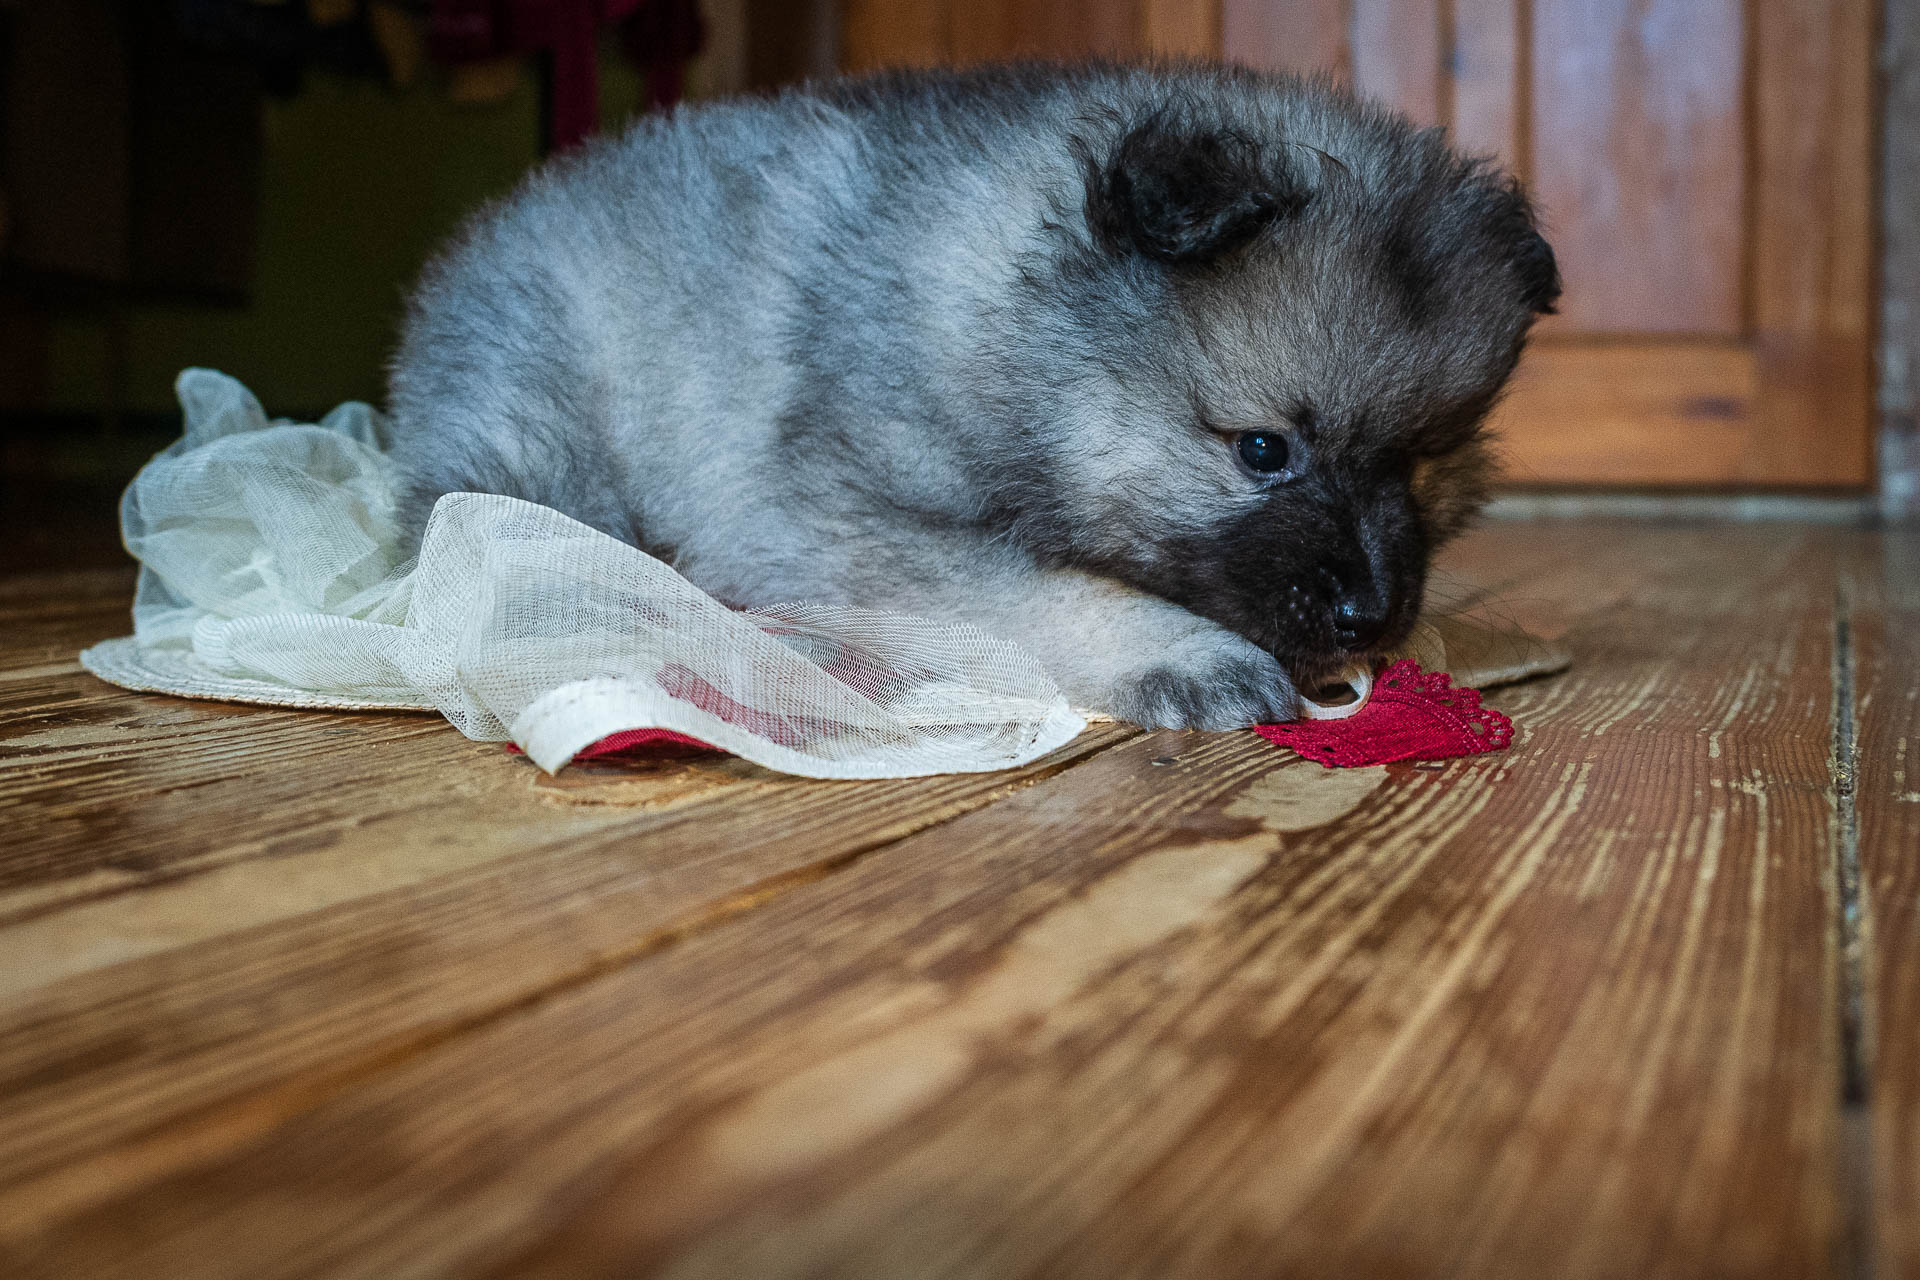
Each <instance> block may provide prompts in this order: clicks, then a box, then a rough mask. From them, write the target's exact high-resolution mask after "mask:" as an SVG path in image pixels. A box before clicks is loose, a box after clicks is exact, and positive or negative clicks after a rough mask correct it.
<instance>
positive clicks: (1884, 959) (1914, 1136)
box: [1849, 529, 1920, 1280]
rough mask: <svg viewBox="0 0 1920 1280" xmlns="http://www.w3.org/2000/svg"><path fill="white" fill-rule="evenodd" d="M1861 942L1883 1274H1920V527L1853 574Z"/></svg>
mask: <svg viewBox="0 0 1920 1280" xmlns="http://www.w3.org/2000/svg"><path fill="white" fill-rule="evenodd" d="M1849 594H1850V596H1851V606H1852V607H1851V617H1850V621H1851V624H1852V627H1851V630H1852V640H1853V645H1854V652H1855V655H1856V657H1855V670H1854V712H1855V715H1856V716H1857V724H1856V733H1855V750H1854V753H1853V761H1854V764H1855V768H1856V769H1857V777H1856V782H1855V786H1854V791H1853V797H1854V804H1855V806H1856V809H1857V814H1858V818H1857V821H1858V839H1859V857H1860V865H1859V887H1860V900H1861V914H1860V929H1859V940H1858V945H1859V947H1860V963H1861V970H1862V977H1863V979H1864V982H1865V989H1864V992H1863V996H1864V1004H1863V1007H1862V1013H1863V1015H1864V1026H1863V1028H1862V1032H1863V1035H1864V1038H1865V1040H1866V1043H1865V1044H1864V1045H1863V1046H1862V1053H1861V1060H1862V1062H1861V1065H1862V1067H1863V1069H1864V1073H1865V1074H1864V1080H1863V1083H1864V1085H1865V1090H1866V1097H1865V1099H1864V1100H1863V1101H1864V1102H1865V1103H1866V1104H1867V1105H1868V1106H1869V1107H1870V1116H1871V1126H1870V1133H1871V1151H1872V1159H1871V1169H1872V1172H1873V1174H1874V1178H1873V1188H1874V1199H1873V1206H1872V1215H1871V1218H1872V1221H1873V1223H1874V1225H1875V1226H1876V1227H1877V1229H1878V1250H1877V1252H1878V1259H1877V1260H1878V1263H1879V1267H1880V1270H1879V1274H1880V1275H1883V1276H1887V1277H1890V1278H1891V1280H1900V1278H1902V1277H1908V1278H1911V1277H1920V1037H1916V1036H1915V1035H1914V1034H1913V1028H1915V1027H1920V857H1917V856H1916V851H1920V532H1917V531H1915V530H1912V529H1903V530H1892V531H1889V532H1887V533H1885V534H1882V535H1879V536H1876V537H1874V538H1872V539H1871V540H1869V541H1868V542H1867V543H1866V545H1865V546H1864V547H1863V548H1862V551H1861V554H1860V556H1859V557H1858V559H1857V561H1856V562H1855V563H1854V565H1853V566H1852V572H1851V574H1850V581H1849Z"/></svg>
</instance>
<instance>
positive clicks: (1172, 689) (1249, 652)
mask: <svg viewBox="0 0 1920 1280" xmlns="http://www.w3.org/2000/svg"><path fill="white" fill-rule="evenodd" d="M1114 704H1115V705H1114V714H1115V715H1117V716H1119V717H1120V718H1121V719H1122V720H1131V721H1132V722H1133V723H1135V724H1141V725H1146V726H1148V727H1150V728H1156V729H1244V728H1246V727H1247V726H1248V725H1254V724H1273V723H1276V722H1278V721H1282V720H1292V719H1294V718H1296V717H1297V716H1298V715H1299V706H1300V697H1299V694H1298V693H1296V692H1295V690H1294V687H1293V681H1292V680H1291V679H1290V678H1289V677H1288V676H1287V673H1286V669H1285V668H1283V667H1282V666H1281V665H1280V664H1279V662H1277V661H1276V660H1275V659H1274V657H1273V655H1272V654H1270V653H1268V652H1266V651H1265V650H1264V649H1261V648H1260V647H1259V646H1257V645H1255V644H1253V643H1252V642H1251V641H1248V640H1243V639H1241V638H1240V637H1239V636H1236V635H1233V634H1231V633H1228V632H1224V631H1220V632H1208V633H1202V634H1201V635H1198V636H1194V637H1192V638H1191V639H1190V640H1189V641H1188V642H1186V643H1184V644H1182V645H1180V646H1178V647H1176V648H1175V649H1174V650H1173V651H1172V652H1170V653H1168V654H1167V655H1166V656H1165V660H1164V661H1162V662H1159V663H1156V664H1155V665H1153V666H1152V667H1149V668H1148V669H1147V670H1145V671H1143V672H1141V673H1140V674H1138V675H1136V676H1134V677H1131V678H1130V679H1127V680H1124V681H1122V682H1121V684H1120V686H1119V687H1118V688H1117V689H1115V690H1114Z"/></svg>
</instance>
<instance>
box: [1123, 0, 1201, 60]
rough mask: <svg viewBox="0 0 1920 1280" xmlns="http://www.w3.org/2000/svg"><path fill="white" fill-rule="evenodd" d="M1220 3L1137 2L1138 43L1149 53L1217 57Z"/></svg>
mask: <svg viewBox="0 0 1920 1280" xmlns="http://www.w3.org/2000/svg"><path fill="white" fill-rule="evenodd" d="M1220 7H1221V0H1140V36H1141V42H1142V43H1143V44H1144V45H1145V46H1146V48H1147V51H1148V52H1149V53H1158V54H1175V55H1179V56H1182V57H1191V58H1217V57H1219V56H1220Z"/></svg>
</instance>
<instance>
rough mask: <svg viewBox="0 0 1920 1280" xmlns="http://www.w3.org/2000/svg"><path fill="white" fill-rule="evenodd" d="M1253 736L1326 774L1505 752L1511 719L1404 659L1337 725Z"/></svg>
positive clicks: (1318, 723) (1306, 724)
mask: <svg viewBox="0 0 1920 1280" xmlns="http://www.w3.org/2000/svg"><path fill="white" fill-rule="evenodd" d="M1254 732H1255V733H1257V734H1259V735H1260V736H1261V737H1263V738H1265V739H1266V740H1267V741H1268V742H1272V743H1277V744H1278V745H1280V746H1283V747H1290V748H1292V749H1293V750H1295V751H1298V752H1299V753H1300V754H1301V755H1303V756H1305V757H1307V758H1308V759H1309V760H1317V761H1319V762H1320V763H1321V764H1323V765H1326V766H1327V767H1328V768H1339V769H1350V768H1354V767H1356V766H1358V765H1369V764H1386V763H1388V762H1390V761H1394V760H1451V759H1453V758H1454V757H1455V756H1477V755H1480V754H1482V753H1484V752H1488V751H1504V750H1505V749H1506V747H1507V744H1508V743H1510V742H1512V741H1513V721H1511V720H1509V719H1507V717H1506V716H1504V715H1502V714H1500V713H1499V712H1498V711H1495V710H1493V709H1492V708H1491V707H1483V706H1481V705H1480V692H1479V690H1477V689H1455V688H1453V678H1452V677H1451V676H1449V675H1447V673H1446V672H1444V671H1433V672H1424V671H1422V670H1420V664H1419V663H1417V662H1414V661H1413V660H1412V659H1408V660H1406V661H1404V662H1396V663H1394V664H1393V665H1392V666H1390V667H1388V668H1387V669H1386V670H1385V671H1383V672H1381V673H1380V677H1379V678H1378V679H1377V680H1375V681H1374V682H1373V696H1372V697H1370V698H1368V699H1367V705H1366V706H1364V707H1362V708H1361V709H1360V710H1359V711H1358V712H1356V713H1354V714H1353V715H1350V716H1348V717H1347V718H1346V719H1344V720H1296V721H1294V722H1293V723H1292V724H1263V725H1259V726H1258V727H1256V728H1255V729H1254Z"/></svg>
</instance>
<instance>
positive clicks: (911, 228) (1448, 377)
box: [391, 65, 1559, 728]
mask: <svg viewBox="0 0 1920 1280" xmlns="http://www.w3.org/2000/svg"><path fill="white" fill-rule="evenodd" d="M1558 292H1559V279H1558V276H1557V273H1556V271H1555V267H1554V261H1553V255H1552V252H1551V251H1550V250H1549V249H1548V247H1547V245H1546V243H1545V241H1544V240H1542V239H1541V237H1540V235H1539V233H1538V231H1537V230H1536V229H1535V225H1534V219H1533V215H1532V212H1531V210H1530V209H1529V207H1528V204H1527V201H1526V199H1525V197H1524V196H1523V195H1522V194H1521V192H1520V190H1519V189H1518V187H1517V186H1516V185H1515V184H1514V183H1513V181H1512V180H1511V179H1509V178H1507V177H1505V176H1503V175H1502V174H1500V173H1499V172H1497V171H1496V170H1494V169H1492V168H1491V167H1489V166H1488V165H1486V164H1484V163H1480V162H1476V161H1472V160H1468V159H1465V158H1462V157H1461V156H1459V155H1458V154H1456V153H1455V152H1453V151H1451V150H1449V149H1448V147H1447V146H1446V144H1445V142H1444V140H1443V138H1442V137H1441V136H1440V134H1439V133H1438V132H1436V131H1427V132H1421V131H1416V130H1415V129H1414V128H1413V127H1412V126H1410V125H1409V124H1407V123H1406V122H1405V121H1403V120H1401V119H1400V118H1398V117H1395V116H1393V115H1391V114H1388V113H1386V112H1384V111H1381V110H1377V109H1374V108H1371V107H1367V106H1363V105H1359V104H1357V103H1355V102H1354V101H1353V100H1352V99H1350V98H1348V97H1346V96H1344V95H1342V94H1340V93H1338V92H1336V91H1334V90H1332V89H1329V88H1327V87H1325V86H1320V85H1315V84H1308V83H1302V82H1300V81H1296V80H1293V79H1289V78H1281V77H1271V76H1265V75H1258V74H1254V73H1251V72H1246V71H1237V70H1223V69H1219V68H1208V67H1201V66H1190V67H1179V68H1166V67H1160V68H1150V67H1129V66H1104V65H1091V66H1079V67H1058V66H1043V65H1027V66H1014V67H1002V68H994V69H987V70H981V71H971V72H960V73H918V74H897V75H888V76H882V77H878V78H873V79H866V80H855V81H848V82H840V83H829V84H825V85H820V86H814V87H810V88H807V89H803V90H798V91H794V92H789V93H787V94H785V95H784V96H781V97H779V98H777V99H771V100H758V101H739V102H730V103H724V104H720V105H714V106H704V107H695V108H689V109H684V110H682V111H680V112H678V113H677V114H675V115H673V116H671V117H667V118H661V119H651V120H647V121H645V122H643V123H641V124H640V125H639V126H637V127H636V128H635V129H634V130H633V131H632V132H630V133H628V134H627V135H626V136H625V137H623V138H621V139H619V140H617V141H611V142H605V143H601V144H598V145H595V146H593V147H590V148H588V149H587V150H586V151H584V152H583V153H581V154H579V155H577V156H573V157H569V158H567V159H565V160H563V161H561V162H559V163H557V164H554V165H551V166H549V167H547V168H546V169H544V170H543V171H541V172H539V173H538V174H536V175H535V176H534V177H533V178H532V179H531V180H529V181H528V182H527V183H526V184H525V185H524V186H522V187H521V189H520V190H519V191H518V192H517V193H515V194H514V195H513V196H511V197H510V198H508V199H507V200H505V201H504V202H502V203H500V204H498V205H497V206H495V207H493V208H492V209H490V210H487V211H485V212H483V213H482V214H481V215H480V216H479V217H478V218H477V219H476V220H475V221H474V222H473V223H472V224H471V225H470V226H469V227H468V228H467V230H466V232H465V233H464V235H463V236H462V237H460V238H459V239H458V241H457V242H456V243H455V244H454V245H453V246H452V247H451V248H450V249H449V250H447V251H446V252H445V253H444V254H443V255H442V256H441V257H440V258H439V259H438V260H437V261H436V262H435V263H434V264H433V265H432V266H431V267H430V268H429V269H428V271H427V273H426V276H425V279H424V280H423V282H422V283H421V285H420V287H419V289H418V292H417V293H416V295H415V296H414V298H413V302H412V306H411V309H410V314H409V318H408V322H407V325H406V330H405V337H404V341H403V344H402V346H401V349H400V352H399V354H398V356H397V358H396V360H395V364H394V368H393V380H392V401H391V408H392V411H393V414H394V417H395V424H396V448H397V451H398V453H399V456H400V459H401V462H402V464H403V466H404V468H405V471H406V475H407V477H408V486H409V487H408V493H407V496H406V500H405V504H404V510H405V518H406V519H407V520H408V521H409V522H410V525H411V527H412V529H413V530H414V531H415V533H416V534H417V532H418V531H419V529H420V528H421V526H422V525H423V524H424V522H425V518H426V513H427V510H428V508H429V507H430V506H431V505H432V503H433V501H434V500H435V499H436V498H438V497H439V496H440V495H441V494H444V493H448V492H452V491H457V490H480V491H485V492H493V493H503V494H510V495H514V496H517V497H523V498H527V499H531V500H533V501H535V502H540V503H544V504H546V505H548V506H552V507H556V508H558V509H559V510H561V511H564V512H567V513H568V514H570V515H573V516H575V517H577V518H579V519H581V520H583V521H585V522H587V523H588V524H591V525H594V526H597V527H598V528H600V529H602V530H605V531H606V532H608V533H610V534H613V535H614V536H616V537H619V538H622V539H625V540H627V541H630V542H632V543H634V544H636V545H638V546H640V547H643V548H645V549H646V550H648V551H650V552H652V553H653V554H655V555H657V556H660V557H661V558H663V559H665V560H667V561H669V562H671V563H672V564H673V565H674V566H675V567H676V568H677V569H679V570H680V572H682V573H683V574H685V575H686V576H687V577H689V578H690V579H692V580H693V581H694V582H695V583H697V584H698V585H699V586H701V587H702V588H704V589H705V590H707V591H708V592H710V593H712V594H713V595H715V596H717V597H718V598H720V599H721V600H723V601H726V602H728V603H729V604H733V605H736V606H757V605H766V604H772V603H775V602H782V601H793V600H804V601H812V602H819V603H842V604H853V605H861V606H867V607H876V608H888V609H895V610H899V611H903V612H910V613H915V614H921V615H927V616H931V617H935V618H943V619H964V620H968V621H972V622H975V623H978V624H980V625H981V626H984V627H985V628H987V629H988V630H990V631H993V632H995V633H998V634H1000V635H1003V636H1006V637H1007V638H1010V639H1012V640H1015V641H1017V642H1019V643H1021V644H1023V645H1025V646H1026V647H1028V648H1029V649H1030V650H1032V651H1033V652H1034V653H1035V654H1037V655H1038V656H1039V657H1040V658H1041V659H1042V660H1043V661H1044V662H1046V663H1047V664H1048V665H1049V667H1050V668H1051V669H1052V670H1053V671H1054V672H1055V674H1056V676H1057V678H1058V679H1059V680H1060V682H1061V684H1062V685H1063V687H1064V688H1065V689H1066V691H1067V693H1068V696H1069V697H1070V698H1071V699H1072V700H1073V701H1074V702H1075V703H1077V704H1078V705H1082V706H1087V707H1092V708H1095V709H1098V710H1103V711H1108V712H1111V713H1113V714H1115V715H1118V716H1120V717H1122V718H1125V719H1130V720H1135V721H1139V722H1142V723H1146V724H1156V725H1169V726H1195V727H1204V728H1225V727H1232V726H1238V725H1244V724H1248V723H1253V722H1258V721H1266V720H1273V719H1276V718H1289V717H1290V716H1291V715H1292V714H1293V708H1294V705H1295V693H1294V681H1295V680H1296V679H1298V680H1302V681H1304V680H1307V679H1312V678H1316V677H1317V676H1319V675H1321V674H1323V673H1325V672H1326V671H1327V670H1329V669H1330V668H1331V667H1332V666H1334V665H1335V664H1336V663H1338V662H1340V661H1342V660H1344V659H1345V658H1347V657H1348V656H1350V655H1351V654H1352V653H1354V652H1362V651H1366V650H1368V649H1371V648H1377V647H1380V646H1384V645H1387V644H1391V643H1393V642H1394V641H1395V640H1397V639H1399V638H1400V637H1402V636H1403V635H1404V634H1405V633H1406V630H1407V629H1408V628H1409V627H1410V626H1411V625H1412V622H1413V620H1414V617H1415V614H1416V613H1417V611H1418V609H1419V605H1420V598H1421V592H1422V587H1423V584H1424V581H1425V576H1426V570H1427V564H1428V559H1429V557H1430V555H1431V553H1432V552H1433V550H1434V549H1435V548H1436V547H1437V546H1438V545H1440V544H1441V543H1442V542H1444V541H1445V540H1446V539H1447V538H1448V537H1450V536H1452V535H1453V534H1454V533H1455V532H1457V531H1458V530H1459V529H1460V528H1461V527H1462V525H1463V523H1464V522H1465V521H1466V520H1467V519H1468V518H1469V517H1470V516H1471V515H1472V513H1473V512H1474V511H1475V509H1476V508H1477V507H1478V506H1479V504H1480V503H1481V501H1482V499H1483V495H1484V492H1485V484H1486V477H1487V473H1488V462H1487V454H1486V452H1485V446H1484V443H1483V440H1482V438H1481V427H1482V422H1483V420H1484V418H1485V417H1486V414H1487V412H1488V410H1489V408H1490V407H1491V406H1492V405H1493V403H1494V401H1495V399H1496V397H1497V396H1498V395H1499V393H1500V390H1501V388H1502V386H1503V385H1504V384H1505V382H1506V380H1507V377H1508V375H1509V373H1510V372H1511V371H1512V369H1513V367H1514V364H1515V361H1516V360H1517V359H1518V357H1519V354H1520V350H1521V346H1522V343H1523V342H1524V340H1525V335H1526V333H1527V331H1528V328H1529V326H1530V324H1531V322H1532V320H1533V318H1534V317H1535V316H1536V315H1537V314H1539V313H1541V312H1544V311H1547V310H1550V309H1551V308H1552V306H1553V302H1554V300H1555V298H1556V297H1557V296H1558ZM1249 457H1251V458H1253V459H1254V461H1255V462H1256V463H1258V464H1260V465H1259V466H1258V467H1256V466H1255V465H1251V464H1250V463H1249V461H1248V458H1249ZM1282 457H1284V463H1285V465H1284V466H1283V467H1279V468H1273V467H1270V466H1269V465H1268V464H1270V463H1272V462H1274V461H1276V460H1280V459H1281V458H1282Z"/></svg>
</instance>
